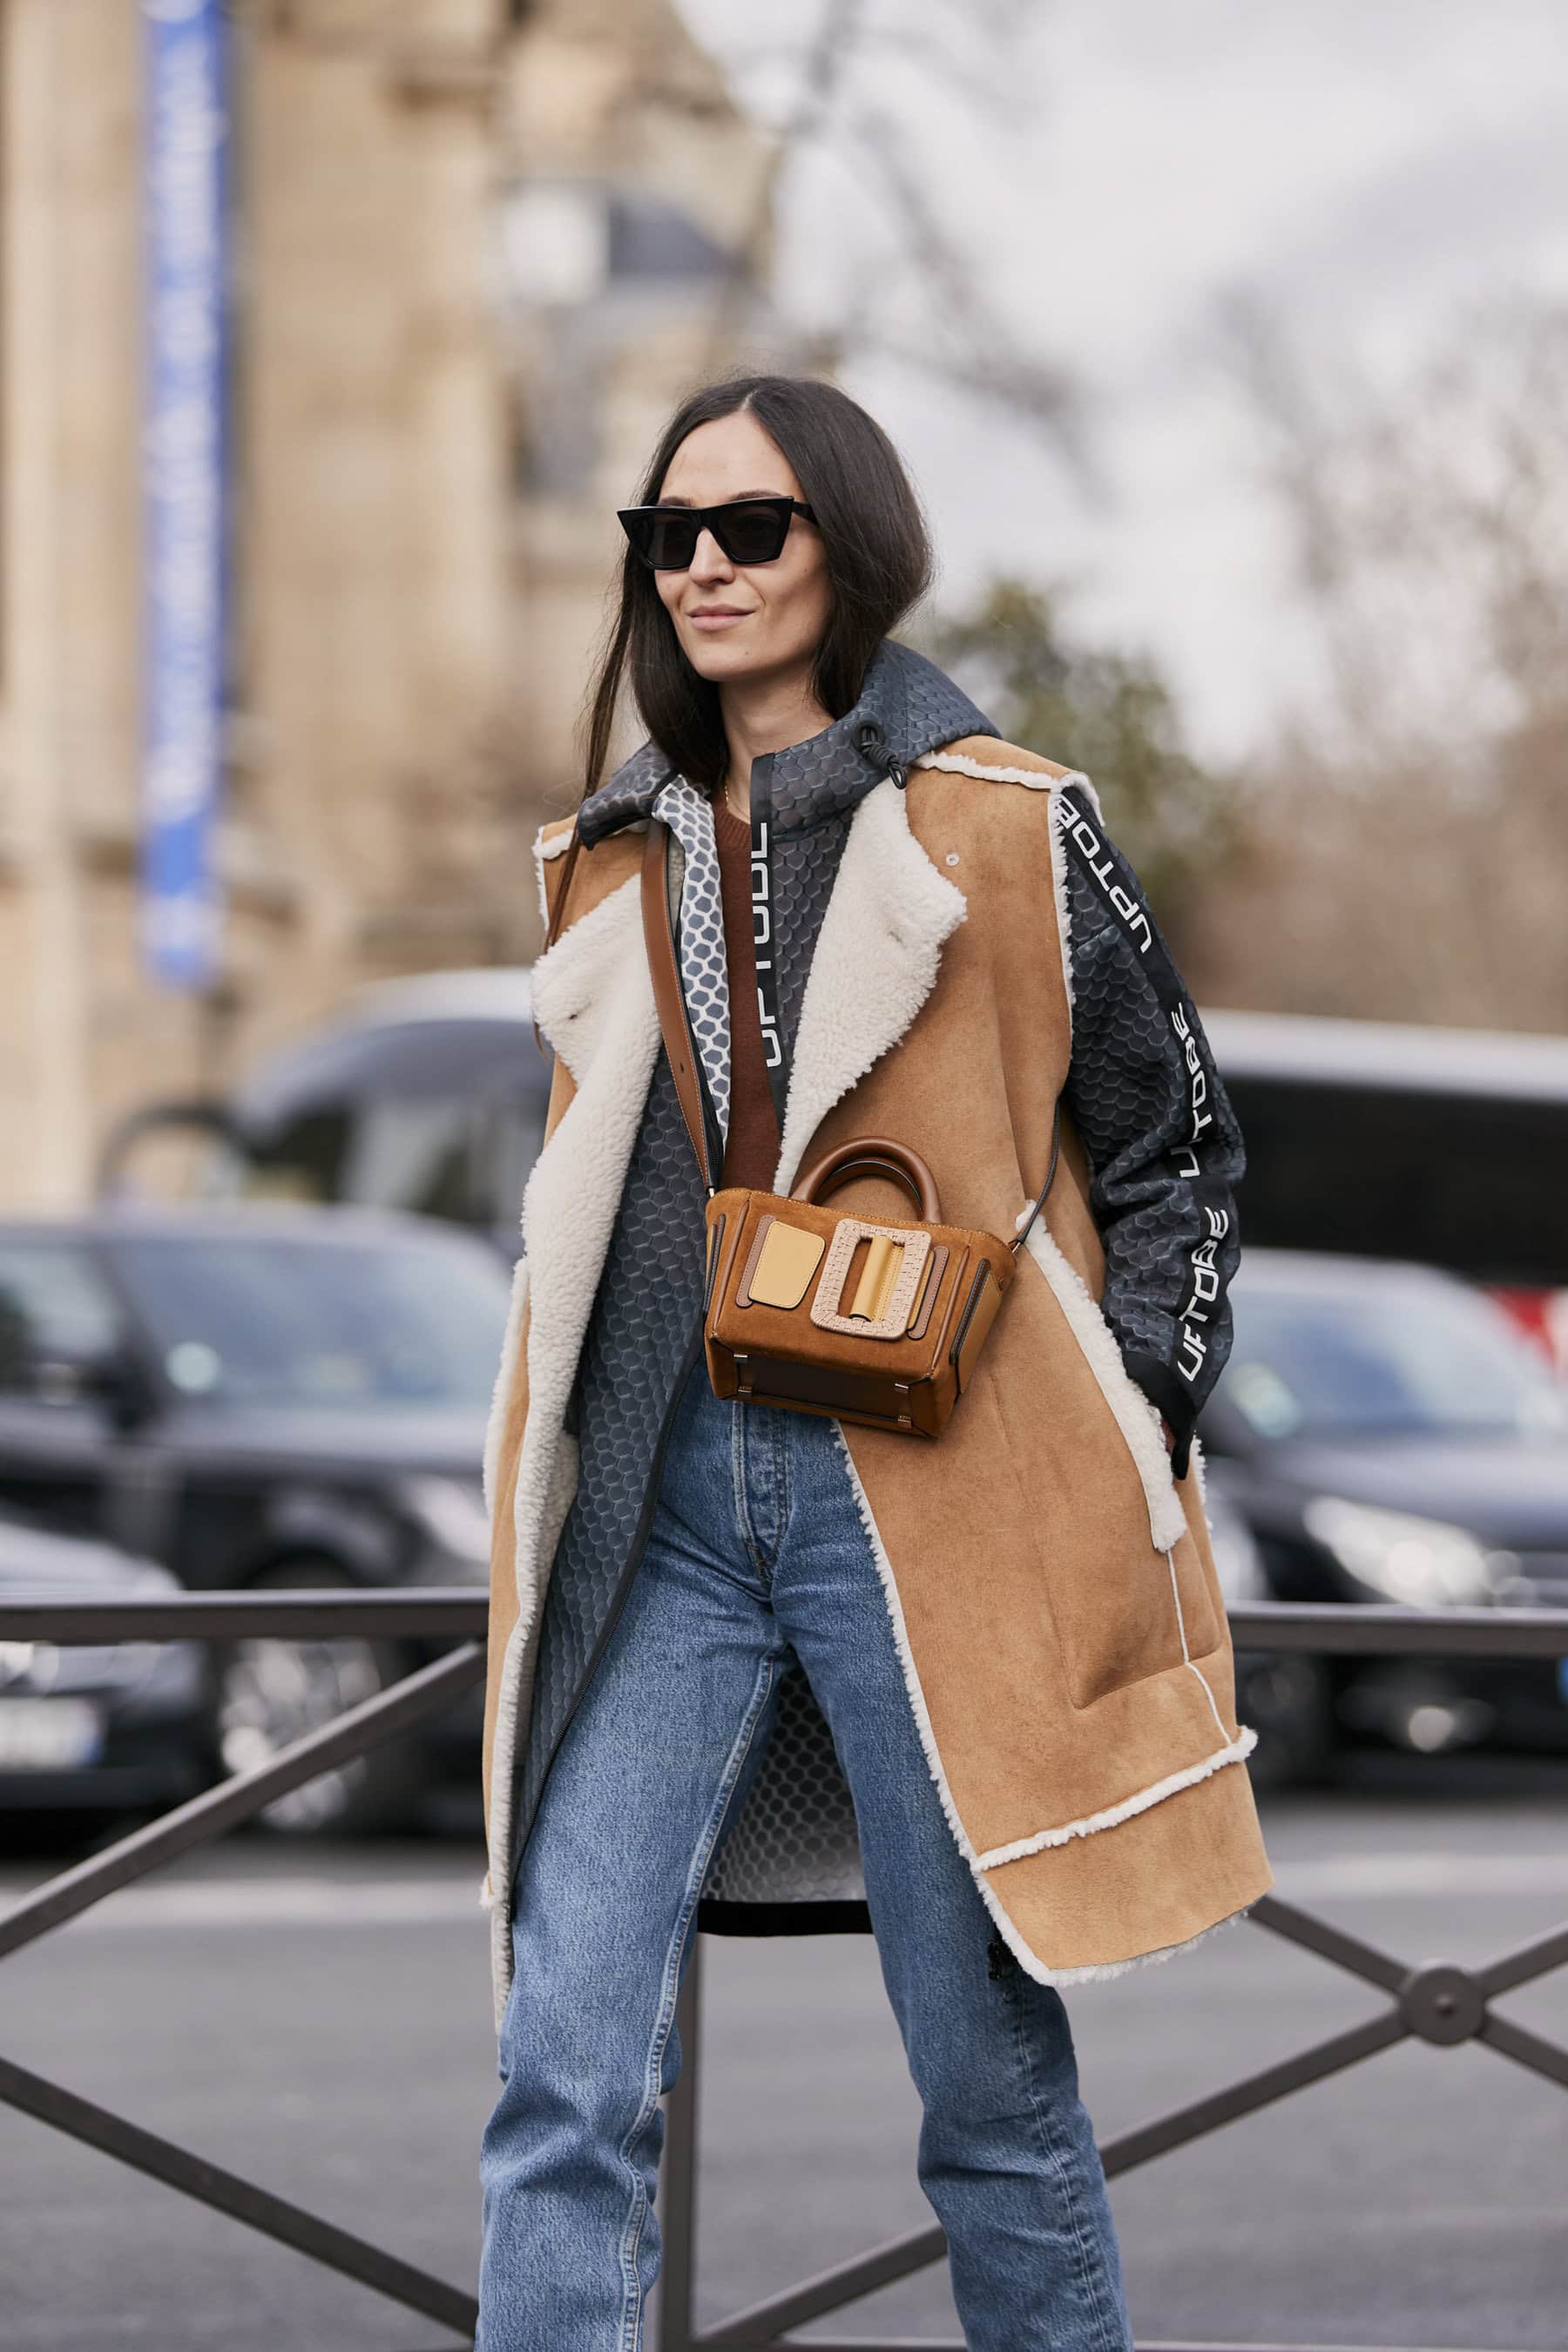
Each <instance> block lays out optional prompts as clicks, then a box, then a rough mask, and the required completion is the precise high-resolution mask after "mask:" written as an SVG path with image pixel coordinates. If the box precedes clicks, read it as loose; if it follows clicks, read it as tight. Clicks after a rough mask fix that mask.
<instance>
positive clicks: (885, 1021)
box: [773, 777, 969, 1192]
mask: <svg viewBox="0 0 1568 2352" xmlns="http://www.w3.org/2000/svg"><path fill="white" fill-rule="evenodd" d="M968 911H969V908H968V903H967V901H966V900H965V898H964V896H963V891H962V890H961V889H959V887H957V885H956V883H952V882H950V881H948V880H947V878H946V877H945V876H943V875H941V874H939V873H938V872H937V870H936V867H935V866H933V865H932V864H931V859H930V858H929V857H928V856H926V853H925V851H924V850H923V849H922V848H921V845H920V843H919V842H918V841H917V840H916V839H915V837H914V835H913V834H912V833H911V832H910V821H909V818H908V816H907V815H906V814H905V811H904V796H903V793H901V792H900V790H899V788H898V786H897V784H895V783H894V782H893V781H892V779H891V778H890V777H885V778H884V779H883V781H882V782H881V783H879V784H877V785H876V786H874V787H873V789H872V790H871V791H870V792H869V793H867V795H866V797H865V799H864V800H863V801H862V802H861V803H860V805H859V806H858V809H857V810H856V812H855V814H854V817H853V818H852V820H851V822H850V826H849V837H848V839H847V841H846V843H845V845H844V854H843V856H842V857H841V859H840V860H839V866H838V873H837V877H836V878H835V881H834V886H833V893H832V896H831V898H829V899H828V902H827V911H826V914H825V915H824V916H823V919H822V929H821V931H820V933H819V934H818V937H817V942H816V953H815V955H814V956H813V958H812V962H811V971H810V973H809V975H808V977H807V980H806V983H805V996H804V997H803V998H802V1000H801V1008H800V1026H799V1030H798V1034H797V1035H796V1038H795V1060H794V1064H793V1066H792V1068H791V1070H790V1076H789V1093H788V1096H787V1097H786V1098H785V1103H784V1132H783V1134H782V1135H781V1137H780V1139H779V1160H778V1167H777V1169H776V1170H775V1171H774V1174H773V1191H774V1192H788V1191H789V1188H790V1186H791V1185H792V1184H793V1183H794V1181H795V1176H796V1173H797V1172H798V1171H799V1167H800V1161H801V1155H802V1154H803V1152H804V1151H805V1147H806V1145H807V1144H808V1143H809V1142H810V1140H811V1139H812V1137H813V1135H815V1133H816V1129H817V1128H818V1127H819V1126H820V1124H821V1122H822V1121H823V1119H824V1118H826V1116H827V1114H828V1112H829V1111H830V1110H831V1109H832V1108H833V1106H834V1104H835V1103H836V1102H837V1101H838V1100H839V1099H840V1097H843V1096H844V1095H847V1093H848V1091H849V1089H850V1087H852V1086H854V1085H855V1084H856V1082H857V1081H858V1079H860V1078H863V1077H864V1076H865V1075H866V1073H867V1071H868V1069H869V1068H870V1066H871V1065H872V1063H873V1062H875V1061H877V1060H879V1058H880V1056H881V1055H883V1054H885V1053H886V1052H887V1051H888V1049H889V1046H891V1045H897V1044H898V1042H899V1040H900V1037H901V1036H902V1035H903V1034H904V1032H905V1031H906V1030H907V1029H908V1028H909V1027H910V1024H911V1023H912V1022H913V1020H914V1017H915V1015H916V1013H918V1012H919V1011H920V1009H921V1005H922V1004H923V1003H925V1001H926V998H927V997H928V996H929V995H930V994H931V990H932V989H933V988H934V987H935V985H936V975H937V967H938V964H939V963H940V961H941V957H942V942H943V940H946V939H947V938H948V936H949V935H950V933H951V932H952V931H954V930H956V929H957V928H958V925H959V924H960V923H962V922H963V919H964V917H965V915H966V914H967V913H968Z"/></svg>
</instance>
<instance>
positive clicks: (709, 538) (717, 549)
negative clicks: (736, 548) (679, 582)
mask: <svg viewBox="0 0 1568 2352" xmlns="http://www.w3.org/2000/svg"><path fill="white" fill-rule="evenodd" d="M734 569H735V567H734V565H733V564H732V563H731V561H730V559H729V557H728V556H727V555H726V554H725V552H724V551H723V549H722V548H721V546H720V544H719V542H718V541H717V540H716V539H715V538H714V536H713V534H712V532H711V531H710V530H700V531H699V532H698V534H697V544H696V546H695V547H694V548H693V549H692V551H691V576H692V578H693V579H694V580H728V579H730V578H731V576H732V574H733V572H734Z"/></svg>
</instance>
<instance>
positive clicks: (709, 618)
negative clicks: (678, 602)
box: [686, 613, 747, 629]
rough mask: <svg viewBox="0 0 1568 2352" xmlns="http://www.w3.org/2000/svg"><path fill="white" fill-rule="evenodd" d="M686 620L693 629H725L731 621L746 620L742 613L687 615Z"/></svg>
mask: <svg viewBox="0 0 1568 2352" xmlns="http://www.w3.org/2000/svg"><path fill="white" fill-rule="evenodd" d="M686 617H687V619H688V620H689V622H690V624H691V625H692V627H693V628H694V629H727V628H728V627H729V626H730V625H731V622H733V621H743V620H745V619H746V618H747V615H746V614H744V613H689V614H687V616H686Z"/></svg>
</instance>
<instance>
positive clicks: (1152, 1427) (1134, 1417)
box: [1024, 1217, 1187, 1551]
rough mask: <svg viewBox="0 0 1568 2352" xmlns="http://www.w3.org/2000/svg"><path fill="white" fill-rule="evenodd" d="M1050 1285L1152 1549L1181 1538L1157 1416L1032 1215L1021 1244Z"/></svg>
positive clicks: (1091, 1302)
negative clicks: (1128, 1474)
mask: <svg viewBox="0 0 1568 2352" xmlns="http://www.w3.org/2000/svg"><path fill="white" fill-rule="evenodd" d="M1024 1246H1025V1248H1026V1250H1027V1252H1028V1254H1029V1255H1030V1256H1031V1257H1032V1258H1033V1259H1034V1261H1035V1264H1036V1265H1037V1266H1038V1267H1039V1269H1040V1272H1041V1273H1042V1274H1043V1275H1044V1276H1045V1277H1046V1280H1047V1283H1048V1284H1049V1285H1050V1287H1051V1291H1052V1294H1053V1296H1054V1297H1055V1298H1056V1301H1057V1304H1058V1307H1060V1308H1061V1310H1062V1313H1063V1315H1064V1316H1065V1317H1066V1318H1067V1324H1068V1330H1069V1331H1070V1332H1071V1333H1072V1335H1073V1338H1074V1339H1076V1340H1077V1341H1078V1344H1079V1348H1080V1349H1082V1351H1083V1355H1084V1360H1085V1361H1086V1362H1087V1363H1088V1365H1089V1370H1090V1371H1091V1372H1092V1373H1093V1375H1094V1378H1095V1381H1096V1384H1097V1385H1098V1387H1099V1389H1100V1394H1101V1396H1103V1398H1104V1399H1105V1402H1106V1403H1107V1405H1108V1406H1109V1407H1110V1412H1111V1414H1112V1416H1113V1418H1114V1420H1115V1422H1116V1425H1117V1427H1118V1429H1120V1430H1121V1434H1122V1436H1123V1437H1124V1438H1125V1439H1126V1441H1127V1450H1128V1452H1129V1453H1130V1454H1131V1456H1132V1461H1133V1465H1134V1467H1135V1468H1136V1470H1137V1472H1138V1476H1139V1479H1140V1481H1141V1483H1142V1488H1143V1496H1144V1500H1145V1501H1146V1502H1147V1504H1148V1506H1149V1537H1150V1540H1151V1542H1152V1544H1153V1546H1154V1549H1155V1550H1156V1551H1165V1550H1167V1549H1169V1548H1170V1546H1171V1545H1172V1544H1177V1543H1180V1542H1181V1540H1182V1538H1183V1537H1184V1535H1185V1534H1186V1533H1187V1515H1186V1513H1185V1511H1184V1509H1183V1508H1182V1498H1181V1496H1180V1495H1178V1494H1177V1492H1176V1482H1175V1479H1174V1478H1173V1476H1172V1475H1171V1457H1170V1455H1169V1454H1167V1453H1166V1451H1165V1441H1164V1438H1163V1435H1162V1434H1161V1431H1160V1416H1159V1414H1158V1413H1157V1412H1155V1410H1154V1408H1153V1406H1152V1404H1151V1403H1150V1402H1149V1400H1148V1398H1147V1397H1146V1396H1145V1395H1144V1393H1143V1391H1142V1389H1141V1388H1140V1387H1139V1386H1138V1383H1137V1381H1135V1380H1134V1379H1133V1378H1132V1375H1131V1372H1129V1370H1127V1367H1126V1365H1125V1364H1124V1363H1123V1362H1122V1360H1121V1349H1120V1348H1119V1347H1118V1346H1117V1344H1116V1334H1115V1333H1114V1332H1113V1331H1112V1329H1111V1328H1110V1324H1109V1323H1108V1322H1107V1321H1106V1319H1105V1316H1104V1313H1103V1311H1102V1310H1101V1308H1100V1302H1099V1300H1098V1299H1097V1298H1096V1297H1094V1295H1093V1293H1092V1292H1091V1291H1090V1289H1089V1285H1088V1284H1087V1283H1086V1282H1085V1280H1084V1278H1083V1276H1082V1275H1080V1274H1079V1271H1078V1269H1077V1267H1076V1266H1074V1265H1069V1264H1068V1260H1067V1258H1066V1257H1065V1256H1064V1255H1062V1252H1061V1250H1060V1248H1059V1247H1058V1244H1057V1243H1056V1242H1055V1241H1054V1240H1053V1238H1052V1236H1051V1234H1049V1233H1048V1232H1047V1229H1046V1223H1045V1220H1044V1218H1043V1217H1037V1218H1036V1220H1035V1222H1034V1224H1033V1225H1032V1226H1031V1228H1030V1231H1029V1237H1028V1240H1027V1241H1026V1243H1025V1244H1024Z"/></svg>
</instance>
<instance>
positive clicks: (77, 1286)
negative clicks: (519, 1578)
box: [0, 1205, 510, 1829]
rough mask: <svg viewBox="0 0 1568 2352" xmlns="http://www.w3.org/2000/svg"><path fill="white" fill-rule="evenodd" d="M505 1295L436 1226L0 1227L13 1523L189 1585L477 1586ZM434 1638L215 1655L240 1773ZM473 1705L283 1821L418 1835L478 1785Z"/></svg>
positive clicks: (105, 1217) (492, 1256) (318, 1791)
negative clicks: (437, 1803) (125, 1555)
mask: <svg viewBox="0 0 1568 2352" xmlns="http://www.w3.org/2000/svg"><path fill="white" fill-rule="evenodd" d="M509 1295H510V1286H509V1281H508V1276H507V1271H506V1268H505V1265H504V1264H503V1263H502V1261H501V1260H500V1257H499V1256H498V1255H497V1254H496V1252H495V1251H494V1250H493V1249H492V1248H490V1247H489V1245H487V1244H484V1243H482V1242H480V1241H479V1240H477V1239H475V1238H472V1237H471V1236H469V1235H468V1234H462V1233H459V1232H458V1231H456V1230H454V1229H452V1228H450V1227H448V1226H445V1225H442V1224H439V1223H435V1222H434V1221H432V1220H429V1219H426V1218H422V1217H412V1216H403V1215H400V1214H396V1213H392V1212H377V1211H369V1210H365V1211H360V1210H343V1209H331V1210H321V1209H313V1208H305V1207H293V1208H279V1207H271V1208H260V1207H254V1206H249V1205H247V1207H245V1208H243V1209H238V1208H234V1207H226V1208H213V1207H207V1208H198V1207H189V1206H183V1207H179V1208H169V1209H159V1210H148V1211H144V1212H143V1211H136V1212H100V1213H95V1214H91V1215H88V1216H85V1217H82V1218H80V1219H79V1220H77V1221H75V1222H72V1223H43V1222H26V1223H25V1222H20V1221H13V1222H10V1223H4V1224H0V1507H7V1506H11V1507H22V1508H25V1509H26V1510H27V1511H28V1512H30V1513H31V1514H32V1515H33V1516H34V1517H35V1518H37V1519H40V1520H42V1521H44V1522H46V1523H47V1524H49V1525H51V1526H53V1527H54V1528H57V1529H59V1530H61V1531H64V1532H70V1533H75V1534H78V1535H79V1536H81V1537H83V1538H89V1539H96V1540H99V1541H108V1542H110V1543H115V1544H119V1545H122V1546H126V1547H128V1548H129V1549H132V1550H133V1551H135V1552H137V1553H140V1554H142V1555H146V1556H148V1557H150V1558H151V1559H154V1560H156V1561H157V1562H159V1563H160V1564H161V1566H162V1567H163V1568H164V1569H165V1570H168V1571H170V1572H171V1573H172V1574H173V1575H174V1577H175V1578H176V1579H177V1580H178V1581H179V1582H180V1583H181V1584H182V1585H184V1586H187V1587H191V1588H193V1589H201V1590H207V1589H214V1588H238V1587H248V1588H251V1589H255V1588H258V1587H262V1588H279V1587H287V1586H290V1585H307V1586H324V1585H351V1584H364V1585H383V1584H439V1583H448V1584H452V1583H456V1584H478V1583H481V1582H483V1580H484V1578H485V1561H486V1559H487V1557H488V1549H489V1544H488V1527H487V1520H486V1513H485V1507H484V1498H483V1493H482V1487H481V1464H482V1460H483V1447H484V1427H485V1419H486V1413H487V1411H488V1407H489V1395H490V1389H491V1384H492V1382H493V1381H494V1378H495V1368H496V1364H497V1361H498V1360H499V1358H500V1347H501V1338H502V1333H503V1330H504V1327H505V1321H506V1314H507V1306H508V1299H509ZM438 1646H439V1645H434V1646H432V1645H427V1644H417V1643H402V1642H399V1643H392V1642H379V1641H377V1642H373V1641H368V1640H358V1639H355V1640H331V1641H307V1640H295V1639H288V1640H285V1639H282V1638H280V1637H279V1638H268V1639H266V1640H247V1641H237V1642H235V1643H231V1644H226V1645H224V1646H223V1647H222V1649H221V1650H217V1651H216V1652H215V1654H214V1657H213V1662H212V1670H213V1675H214V1686H215V1705H216V1736H217V1743H218V1749H219V1753H220V1755H221V1758H222V1760H223V1763H224V1765H225V1766H226V1768H227V1769H230V1770H238V1769H243V1768H245V1767H247V1766H248V1765H251V1764H255V1763H257V1762H258V1761H261V1760H262V1759H265V1758H266V1757H267V1756H268V1755H269V1754H270V1753H272V1752H273V1751H274V1750H275V1749H276V1748H279V1747H280V1746H282V1745H283V1744H285V1743H286V1742H287V1741H288V1740H289V1739H290V1738H295V1737H297V1736H298V1735H299V1734H300V1733H301V1732H302V1731H305V1730H307V1729H310V1728H311V1727H314V1726H316V1725H318V1724H320V1723H321V1722H324V1721H326V1720H327V1719H329V1718H330V1717H331V1716H333V1715H334V1714H336V1713H339V1712H341V1710H342V1708H343V1707H344V1706H349V1705H352V1704H353V1703H354V1702H355V1701H357V1700H359V1699H361V1698H363V1697H366V1696H370V1695H371V1694H373V1693H374V1691H376V1690H378V1689H380V1688H382V1687H383V1686H384V1685H385V1684H386V1683H388V1682H389V1681H392V1680H395V1679H396V1678H397V1677H398V1676H400V1675H403V1674H405V1673H406V1672H407V1671H408V1670H409V1669H410V1667H411V1666H413V1665H414V1664H419V1663H422V1662H423V1661H424V1660H425V1659H426V1658H428V1657H430V1656H433V1655H435V1654H437V1649H438ZM478 1733H479V1700H478V1698H477V1697H476V1698H475V1699H474V1700H473V1702H472V1703H471V1704H470V1705H469V1706H467V1707H466V1708H465V1707H459V1708H458V1709H455V1710H452V1711H449V1712H448V1713H447V1714H446V1715H444V1716H442V1717H439V1718H437V1720H435V1721H434V1722H433V1723H432V1724H431V1725H430V1726H429V1727H426V1729H425V1730H424V1731H423V1732H421V1733H415V1734H411V1735H409V1737H408V1738H406V1739H399V1740H397V1741H395V1742H394V1743H391V1744H390V1745H389V1746H387V1747H384V1748H379V1749H377V1750H375V1751H374V1752H373V1753H372V1754H371V1755H370V1756H369V1757H367V1758H364V1759H356V1760H355V1761H354V1762H353V1763H352V1764H349V1765H346V1766H344V1767H343V1768H342V1769H341V1770H339V1771H334V1772H332V1773H330V1774H327V1775H324V1776H323V1777H322V1778H321V1779H319V1780H316V1781H314V1782H312V1783H311V1784H310V1786H309V1787H308V1788H305V1789H302V1790H297V1791H295V1792H294V1793H293V1794H291V1795H289V1796H288V1797H284V1798H280V1799H279V1800H278V1801H277V1802H276V1803H275V1804H274V1805H273V1806H271V1807H269V1808H268V1816H267V1817H268V1820H269V1821H270V1822H271V1823H272V1824H273V1825H274V1826H275V1827H278V1828H280V1829H316V1828H334V1829H348V1828H354V1827H369V1826H379V1825H382V1824H384V1823H387V1822H393V1821H397V1820H401V1819H402V1818H404V1816H405V1813H406V1811H407V1809H408V1807H409V1805H410V1804H411V1802H412V1801H413V1800H414V1798H415V1796H416V1793H417V1792H418V1791H419V1790H422V1789H424V1788H425V1787H426V1786H427V1785H428V1783H429V1781H430V1780H431V1778H432V1776H433V1775H436V1776H442V1775H446V1774H447V1773H450V1772H454V1771H460V1772H462V1773H463V1774H464V1775H468V1774H469V1773H471V1772H473V1771H476V1770H477V1769H478V1753H477V1751H478Z"/></svg>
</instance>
